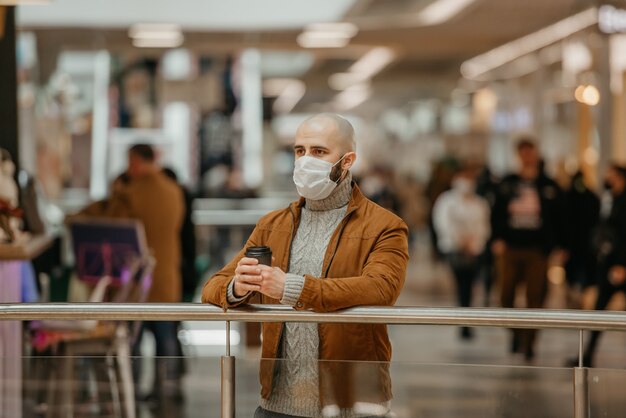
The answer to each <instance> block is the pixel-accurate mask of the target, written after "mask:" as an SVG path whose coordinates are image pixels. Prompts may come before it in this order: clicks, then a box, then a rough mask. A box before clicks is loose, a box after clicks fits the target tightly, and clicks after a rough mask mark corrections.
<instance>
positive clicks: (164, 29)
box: [128, 23, 185, 48]
mask: <svg viewBox="0 0 626 418" xmlns="http://www.w3.org/2000/svg"><path fill="white" fill-rule="evenodd" d="M128 36H130V37H131V38H132V39H133V46H135V47H138V48H176V47H178V46H180V45H182V43H183V41H184V40H185V37H184V36H183V32H182V30H181V28H180V26H179V25H176V24H171V23H138V24H135V25H133V26H132V27H131V28H130V30H129V31H128Z"/></svg>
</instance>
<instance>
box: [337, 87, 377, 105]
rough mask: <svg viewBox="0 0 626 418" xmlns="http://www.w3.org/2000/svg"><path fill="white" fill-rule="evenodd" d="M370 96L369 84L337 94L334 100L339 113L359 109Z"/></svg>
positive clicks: (349, 88)
mask: <svg viewBox="0 0 626 418" xmlns="http://www.w3.org/2000/svg"><path fill="white" fill-rule="evenodd" d="M370 95H371V89H370V86H369V84H365V83H364V84H357V85H355V86H352V87H348V88H347V89H345V90H344V91H342V92H341V93H339V94H337V95H336V96H335V99H334V106H335V108H336V109H337V110H338V111H346V110H349V109H352V108H355V107H357V106H358V105H360V104H361V103H363V102H364V101H366V100H367V99H368V98H369V97H370Z"/></svg>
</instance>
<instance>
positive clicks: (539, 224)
mask: <svg viewBox="0 0 626 418" xmlns="http://www.w3.org/2000/svg"><path fill="white" fill-rule="evenodd" d="M517 155H518V158H519V163H520V171H519V173H517V174H510V175H508V176H506V177H505V178H504V179H503V180H502V182H501V184H500V187H499V188H498V193H497V196H496V201H495V205H494V209H493V214H492V229H493V245H492V247H493V248H492V249H493V252H494V255H496V256H500V257H502V263H501V264H502V271H501V272H500V273H499V274H500V280H501V303H502V306H503V307H506V308H512V307H514V304H515V294H516V289H517V287H518V285H520V284H522V283H523V284H525V285H526V307H528V308H541V307H543V303H544V300H545V297H546V293H547V267H548V257H549V255H550V253H551V252H552V251H553V250H554V249H555V248H556V247H557V246H560V247H561V248H562V247H563V243H564V239H565V227H566V222H565V215H566V212H565V208H564V199H563V195H562V192H561V190H560V189H559V187H558V185H557V184H556V183H555V182H554V181H553V180H552V179H550V178H549V177H548V176H547V175H546V174H545V173H544V172H543V170H542V164H541V161H540V158H539V152H538V150H537V146H536V145H535V142H534V140H533V139H531V138H522V139H521V140H520V141H519V142H518V144H517ZM512 332H513V336H512V341H511V351H512V352H515V353H517V352H523V353H524V355H525V357H526V360H532V359H533V358H534V355H535V354H534V343H535V336H536V333H537V331H536V330H521V329H515V330H512Z"/></svg>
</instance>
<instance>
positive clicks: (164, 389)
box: [76, 144, 185, 401]
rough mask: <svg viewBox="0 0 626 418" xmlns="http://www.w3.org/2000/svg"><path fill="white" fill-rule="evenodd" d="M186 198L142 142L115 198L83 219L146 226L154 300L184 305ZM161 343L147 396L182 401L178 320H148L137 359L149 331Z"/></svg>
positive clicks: (135, 350) (96, 205) (119, 180)
mask: <svg viewBox="0 0 626 418" xmlns="http://www.w3.org/2000/svg"><path fill="white" fill-rule="evenodd" d="M184 212H185V200H184V196H183V193H182V191H181V189H180V187H179V186H178V185H177V184H176V183H175V182H173V181H172V180H171V179H170V178H168V177H167V176H166V175H165V174H163V172H162V170H161V167H159V165H158V163H157V162H156V156H155V152H154V150H153V149H152V147H151V146H150V145H147V144H136V145H133V146H132V147H131V148H130V149H129V151H128V169H127V171H126V173H125V174H124V175H122V176H119V177H118V178H117V180H116V182H114V186H113V187H112V195H111V197H110V198H109V199H106V200H104V201H100V202H95V203H93V204H92V205H90V206H88V207H87V208H85V209H84V210H83V211H81V212H80V213H79V214H78V215H76V216H78V217H85V216H97V217H112V218H128V219H137V220H139V221H141V222H142V223H143V226H144V229H145V232H146V240H147V243H148V247H149V248H150V249H151V251H152V253H153V255H154V257H155V259H156V265H155V268H154V273H153V280H152V287H151V288H150V292H149V294H148V302H160V303H170V302H172V303H173V302H181V301H182V281H181V277H180V267H181V262H180V259H181V242H180V234H181V228H182V225H183V219H184ZM146 329H147V330H149V331H150V332H152V334H153V335H154V338H155V340H156V358H155V361H156V363H155V378H154V382H153V388H152V391H151V393H150V394H148V395H147V396H146V397H145V398H146V399H149V400H154V401H160V400H162V399H166V398H172V399H176V400H179V399H181V396H182V392H181V387H180V373H181V363H180V358H179V357H178V356H179V353H180V348H179V345H178V337H177V322H176V321H145V322H143V323H142V328H141V331H140V334H139V336H138V338H137V341H136V343H135V347H133V356H140V354H141V353H140V345H141V339H142V335H143V331H144V330H146ZM139 364H140V362H139V361H136V362H134V363H133V365H134V366H135V367H134V368H135V374H136V375H135V380H136V382H138V381H139V378H140V376H139V375H140V367H139Z"/></svg>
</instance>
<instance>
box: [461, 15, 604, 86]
mask: <svg viewBox="0 0 626 418" xmlns="http://www.w3.org/2000/svg"><path fill="white" fill-rule="evenodd" d="M597 22H598V11H597V9H596V8H595V7H593V8H590V9H587V10H585V11H583V12H580V13H578V14H575V15H573V16H570V17H568V18H566V19H563V20H561V21H559V22H557V23H554V24H552V25H550V26H547V27H545V28H543V29H541V30H538V31H537V32H534V33H531V34H530V35H526V36H524V37H522V38H519V39H516V40H514V41H512V42H509V43H507V44H504V45H501V46H499V47H497V48H494V49H492V50H491V51H488V52H486V53H484V54H481V55H478V56H476V57H474V58H472V59H470V60H467V61H465V62H464V63H463V64H462V65H461V74H462V75H463V76H464V77H466V78H469V79H476V78H478V77H479V76H481V75H483V74H485V73H487V72H488V71H491V70H493V69H495V68H498V67H500V66H502V65H504V64H506V63H508V62H511V61H513V60H515V59H517V58H519V57H521V56H524V55H526V54H529V53H531V52H533V51H536V50H538V49H541V48H544V47H546V46H548V45H550V44H553V43H555V42H558V41H560V40H562V39H565V38H567V37H568V36H570V35H573V34H574V33H576V32H579V31H581V30H583V29H585V28H588V27H590V26H593V25H595V24H596V23H597Z"/></svg>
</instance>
